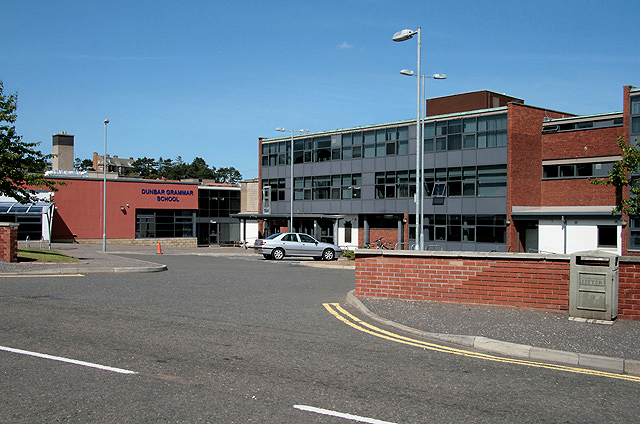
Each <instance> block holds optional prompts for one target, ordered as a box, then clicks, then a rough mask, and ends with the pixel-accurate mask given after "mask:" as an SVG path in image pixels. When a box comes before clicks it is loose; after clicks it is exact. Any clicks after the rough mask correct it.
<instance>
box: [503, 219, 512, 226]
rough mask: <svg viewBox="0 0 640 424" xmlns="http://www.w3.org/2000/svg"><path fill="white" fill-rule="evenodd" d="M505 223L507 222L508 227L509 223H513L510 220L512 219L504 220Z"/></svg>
mask: <svg viewBox="0 0 640 424" xmlns="http://www.w3.org/2000/svg"><path fill="white" fill-rule="evenodd" d="M504 223H505V224H506V225H507V227H508V226H509V225H511V220H510V219H507V220H506V221H504Z"/></svg>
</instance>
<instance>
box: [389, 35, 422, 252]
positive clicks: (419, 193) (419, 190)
mask: <svg viewBox="0 0 640 424" xmlns="http://www.w3.org/2000/svg"><path fill="white" fill-rule="evenodd" d="M416 34H417V35H418V72H417V74H418V75H421V73H420V57H421V55H422V54H421V50H422V29H421V28H420V27H418V30H417V31H413V30H411V29H403V30H402V31H398V32H396V33H395V34H393V41H397V42H402V41H406V40H409V39H411V38H413V36H414V35H416ZM417 80H418V89H417V90H416V91H417V103H418V106H417V117H416V239H417V240H416V241H417V242H418V243H416V250H422V249H423V247H424V240H423V239H422V237H421V236H420V234H422V232H423V231H422V227H423V226H422V216H421V215H420V210H421V209H422V201H423V200H422V190H423V189H422V184H423V181H421V178H420V176H421V172H420V167H421V164H422V158H421V156H422V155H421V154H420V152H422V151H423V148H422V143H423V140H422V134H421V131H420V130H421V126H420V117H421V115H422V113H421V110H422V106H421V101H420V78H418V79H417ZM418 229H420V231H418Z"/></svg>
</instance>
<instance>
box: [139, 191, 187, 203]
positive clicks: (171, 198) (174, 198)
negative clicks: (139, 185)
mask: <svg viewBox="0 0 640 424" xmlns="http://www.w3.org/2000/svg"><path fill="white" fill-rule="evenodd" d="M142 194H143V195H146V196H156V201H157V202H174V203H180V199H181V197H183V196H193V190H173V189H168V190H164V189H157V188H143V189H142Z"/></svg>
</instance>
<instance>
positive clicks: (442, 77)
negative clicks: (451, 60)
mask: <svg viewBox="0 0 640 424" xmlns="http://www.w3.org/2000/svg"><path fill="white" fill-rule="evenodd" d="M433 79H447V76H446V75H445V74H433Z"/></svg>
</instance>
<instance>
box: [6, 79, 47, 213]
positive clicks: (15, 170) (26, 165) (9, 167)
mask: <svg viewBox="0 0 640 424" xmlns="http://www.w3.org/2000/svg"><path fill="white" fill-rule="evenodd" d="M17 108H18V95H17V94H10V95H8V96H5V94H4V84H3V83H2V81H0V194H2V195H4V196H8V197H13V198H14V199H16V200H17V201H18V202H20V203H29V202H35V201H36V200H37V198H36V196H35V195H36V191H35V190H34V189H33V188H30V187H42V188H48V189H49V190H51V191H56V190H57V186H58V185H60V183H59V182H57V181H54V180H50V179H48V178H45V176H44V173H45V171H46V170H47V169H49V166H50V163H49V161H50V160H51V159H52V158H53V155H45V154H43V153H42V152H41V151H40V150H37V149H36V148H37V147H38V145H39V144H40V143H25V142H23V141H22V136H19V135H17V134H16V127H15V125H14V124H15V122H16V118H17V114H16V109H17Z"/></svg>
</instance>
